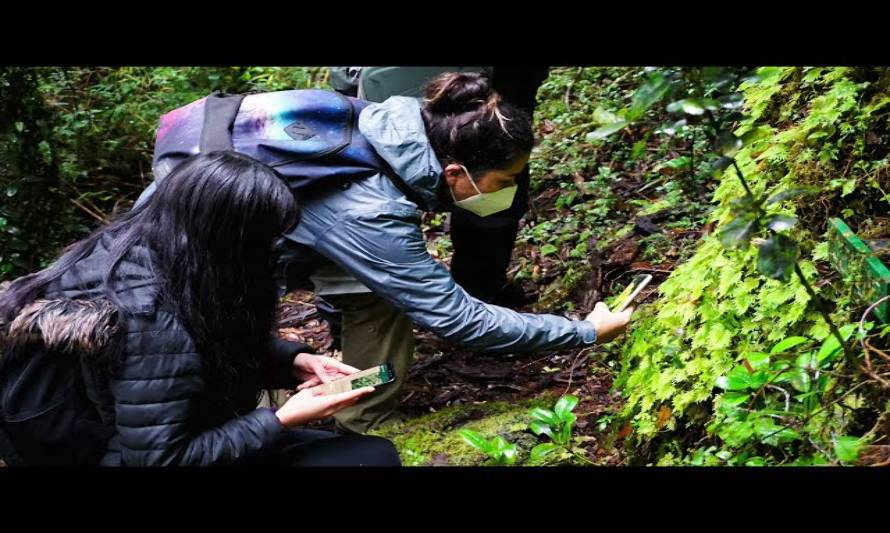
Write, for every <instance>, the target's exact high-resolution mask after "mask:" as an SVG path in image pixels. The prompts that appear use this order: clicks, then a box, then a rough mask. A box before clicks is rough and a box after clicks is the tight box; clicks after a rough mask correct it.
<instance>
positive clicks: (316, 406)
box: [275, 386, 374, 429]
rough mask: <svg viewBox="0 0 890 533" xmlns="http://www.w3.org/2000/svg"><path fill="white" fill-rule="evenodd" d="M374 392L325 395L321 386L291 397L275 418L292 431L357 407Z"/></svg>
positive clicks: (361, 390)
mask: <svg viewBox="0 0 890 533" xmlns="http://www.w3.org/2000/svg"><path fill="white" fill-rule="evenodd" d="M372 392H374V387H364V388H361V389H356V390H352V391H347V392H340V393H337V394H325V393H324V392H323V391H322V387H321V386H317V387H312V388H308V389H303V390H301V391H300V392H298V393H296V394H294V395H293V396H291V397H290V398H289V399H288V400H287V402H285V404H284V405H283V406H281V408H280V409H278V411H276V412H275V416H277V417H278V420H280V421H281V424H282V425H284V427H286V428H288V429H290V428H293V427H294V426H301V425H303V424H306V423H308V422H312V421H313V420H318V419H319V418H326V417H328V416H331V415H332V414H334V413H336V412H337V411H339V410H340V409H343V408H345V407H349V406H351V405H355V403H356V402H358V401H359V399H360V398H361V397H362V396H364V395H366V394H370V393H372Z"/></svg>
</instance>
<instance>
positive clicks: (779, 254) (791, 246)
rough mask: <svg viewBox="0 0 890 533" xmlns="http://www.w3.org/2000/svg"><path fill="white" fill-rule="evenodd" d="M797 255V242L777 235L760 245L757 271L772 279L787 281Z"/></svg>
mask: <svg viewBox="0 0 890 533" xmlns="http://www.w3.org/2000/svg"><path fill="white" fill-rule="evenodd" d="M799 253H800V250H799V248H798V246H797V241H795V240H794V239H792V238H791V237H788V236H786V235H783V234H781V233H777V234H775V235H773V236H772V237H770V238H769V239H767V240H766V241H765V242H764V243H763V244H761V245H760V250H759V252H758V254H757V270H758V271H760V273H761V274H763V275H765V276H767V277H770V278H772V279H778V280H781V281H788V280H789V279H790V277H791V271H792V269H793V268H794V264H795V262H796V261H797V257H798V254H799Z"/></svg>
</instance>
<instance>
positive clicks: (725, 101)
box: [717, 93, 745, 110]
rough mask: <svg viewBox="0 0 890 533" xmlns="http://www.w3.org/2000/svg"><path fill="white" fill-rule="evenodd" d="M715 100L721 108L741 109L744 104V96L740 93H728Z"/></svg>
mask: <svg viewBox="0 0 890 533" xmlns="http://www.w3.org/2000/svg"><path fill="white" fill-rule="evenodd" d="M717 101H719V102H720V107H722V108H723V109H730V110H732V109H741V108H742V106H743V105H744V104H745V97H744V95H743V94H742V93H730V94H728V95H726V96H723V97H720V98H718V99H717Z"/></svg>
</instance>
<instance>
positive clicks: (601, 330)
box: [585, 302, 634, 344]
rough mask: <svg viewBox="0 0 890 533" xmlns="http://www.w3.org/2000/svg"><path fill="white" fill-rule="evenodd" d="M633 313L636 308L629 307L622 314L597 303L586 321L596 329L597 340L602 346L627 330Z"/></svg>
mask: <svg viewBox="0 0 890 533" xmlns="http://www.w3.org/2000/svg"><path fill="white" fill-rule="evenodd" d="M633 312H634V308H633V307H628V308H627V309H625V310H624V311H622V312H620V313H613V312H612V311H609V307H608V306H607V305H606V304H605V303H603V302H597V303H596V305H595V306H593V312H592V313H590V314H589V315H587V318H586V319H585V320H587V321H588V322H590V323H591V324H593V327H594V328H596V340H597V342H599V343H600V344H602V343H604V342H609V341H610V340H612V339H614V338H615V337H617V336H618V335H619V334H621V332H622V331H624V330H625V328H627V323H628V322H630V315H631V314H632V313H633Z"/></svg>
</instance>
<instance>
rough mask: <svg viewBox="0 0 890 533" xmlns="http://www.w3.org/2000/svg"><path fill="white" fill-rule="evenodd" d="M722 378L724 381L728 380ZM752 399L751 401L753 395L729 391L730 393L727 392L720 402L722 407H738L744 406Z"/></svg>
mask: <svg viewBox="0 0 890 533" xmlns="http://www.w3.org/2000/svg"><path fill="white" fill-rule="evenodd" d="M721 377H722V378H723V379H726V378H725V376H721ZM750 399H751V394H750V393H748V392H734V391H729V392H725V393H724V394H723V397H722V399H721V400H720V403H721V404H722V405H730V406H737V405H742V404H743V403H745V402H747V401H748V400H750Z"/></svg>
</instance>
